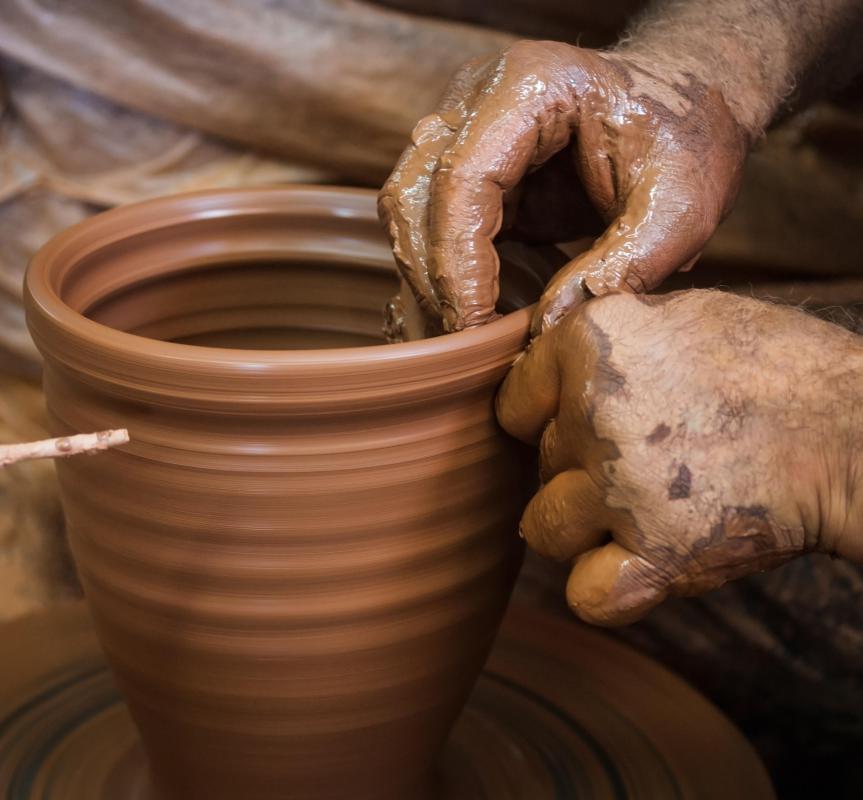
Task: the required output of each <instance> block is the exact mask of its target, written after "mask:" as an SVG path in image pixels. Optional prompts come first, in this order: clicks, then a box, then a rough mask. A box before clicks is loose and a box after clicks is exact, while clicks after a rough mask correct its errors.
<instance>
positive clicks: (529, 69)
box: [379, 41, 749, 334]
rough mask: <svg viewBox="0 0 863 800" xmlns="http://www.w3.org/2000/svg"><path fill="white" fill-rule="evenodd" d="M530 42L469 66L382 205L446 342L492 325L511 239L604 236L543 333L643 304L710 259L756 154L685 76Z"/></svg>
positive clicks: (547, 305) (582, 260)
mask: <svg viewBox="0 0 863 800" xmlns="http://www.w3.org/2000/svg"><path fill="white" fill-rule="evenodd" d="M649 66H650V69H648V68H647V67H646V66H645V65H644V64H642V63H641V62H640V61H639V60H638V59H636V58H631V57H624V56H621V55H620V54H617V53H598V52H596V51H591V50H586V49H582V48H578V47H573V46H570V45H568V44H564V43H562V42H532V41H521V42H516V43H514V44H512V45H510V46H509V47H508V48H507V49H506V50H504V51H502V52H501V53H499V54H498V55H496V56H493V57H490V58H488V59H486V60H484V61H479V60H475V61H472V62H468V64H466V65H465V66H464V67H463V68H462V70H461V71H460V72H459V73H457V74H456V76H455V77H454V78H453V80H452V82H451V83H450V86H449V87H448V89H447V91H446V92H445V94H444V97H443V99H442V100H441V103H440V105H439V107H438V108H437V110H436V111H435V112H434V113H432V114H429V115H427V116H426V117H423V118H422V119H421V120H420V121H419V123H418V124H417V126H416V127H415V128H414V130H413V133H412V135H411V143H410V145H409V146H408V147H407V149H406V150H405V152H404V153H403V154H402V157H401V158H400V160H399V161H398V163H397V165H396V167H395V169H394V170H393V172H392V174H391V175H390V178H389V180H388V181H387V182H386V184H385V185H384V187H383V189H382V190H381V193H380V198H379V209H380V214H381V219H382V220H383V221H384V222H385V224H386V226H387V232H388V235H389V237H390V240H391V241H392V246H393V253H394V255H395V257H396V260H397V262H398V264H399V267H400V269H401V272H402V274H403V275H404V276H405V279H406V281H407V282H408V283H409V284H410V286H411V288H412V290H413V293H414V295H415V297H416V298H417V301H418V302H419V304H420V306H421V308H422V311H423V312H424V313H425V314H426V315H427V316H428V317H429V318H431V319H436V320H438V324H439V325H440V326H441V327H442V328H443V329H444V330H460V329H463V328H469V327H472V326H475V325H482V324H485V323H487V322H488V321H490V320H492V319H495V317H496V316H497V313H498V312H497V309H496V304H497V301H498V285H499V275H498V272H499V257H498V253H497V250H496V248H495V246H494V240H495V238H496V237H497V236H498V234H499V233H500V232H501V231H505V232H506V233H507V235H509V236H512V237H514V238H516V239H519V240H522V241H527V242H531V243H534V244H537V243H556V242H566V241H570V240H573V239H576V238H580V237H583V236H590V237H591V238H595V237H598V238H596V241H595V242H594V244H593V245H592V247H590V249H589V250H587V251H586V252H584V253H583V254H582V255H580V256H579V257H577V258H575V259H573V260H572V261H571V262H570V263H569V264H567V265H566V266H564V267H563V268H562V269H561V270H560V272H559V273H558V274H557V275H556V276H555V278H554V279H553V280H552V281H551V282H550V283H549V285H548V287H547V288H546V290H545V292H544V293H543V296H542V298H541V299H540V301H539V305H538V308H537V313H536V316H535V318H534V333H535V334H538V333H541V332H542V331H544V330H546V329H548V328H551V327H553V326H554V325H555V324H556V323H557V322H558V321H559V320H560V319H561V318H562V317H563V316H565V314H566V313H568V312H569V311H570V310H572V309H573V308H574V307H576V306H577V305H579V304H580V303H581V302H582V301H583V300H584V299H586V298H588V297H591V296H595V295H603V294H609V293H616V292H620V291H626V292H645V291H648V290H650V289H653V288H655V287H656V286H658V285H659V284H660V283H661V281H662V280H663V279H664V278H665V277H667V276H668V275H669V274H671V273H672V272H675V271H676V270H677V269H687V268H688V267H690V266H691V265H692V264H693V263H694V261H695V260H696V259H697V258H698V256H699V255H700V252H701V250H702V248H703V247H704V246H705V244H706V242H707V240H708V239H709V238H710V236H711V234H712V233H713V231H714V230H715V228H716V226H717V224H718V223H719V221H720V220H721V219H722V217H723V216H725V214H727V213H728V211H730V209H731V206H732V203H733V200H734V198H735V196H736V194H737V188H738V185H739V182H740V176H741V172H742V164H743V159H744V156H745V153H746V150H747V146H748V144H749V139H748V137H747V135H746V132H745V131H744V130H743V129H742V128H741V126H740V125H739V124H738V122H737V121H736V120H735V118H734V117H733V115H732V113H731V111H730V110H729V108H728V106H727V105H726V103H725V101H724V99H723V98H722V96H721V95H720V92H719V91H718V90H715V89H713V88H711V87H708V86H707V85H706V84H705V83H703V82H700V81H698V80H696V79H695V78H694V77H693V76H692V75H689V74H681V73H680V72H679V70H677V69H672V67H674V66H675V65H673V64H667V63H659V62H656V61H654V62H650V63H649Z"/></svg>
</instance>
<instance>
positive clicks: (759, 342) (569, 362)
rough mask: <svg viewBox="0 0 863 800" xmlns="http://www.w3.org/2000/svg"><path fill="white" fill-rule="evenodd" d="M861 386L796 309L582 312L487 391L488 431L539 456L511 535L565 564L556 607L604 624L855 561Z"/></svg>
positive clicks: (636, 301)
mask: <svg viewBox="0 0 863 800" xmlns="http://www.w3.org/2000/svg"><path fill="white" fill-rule="evenodd" d="M825 353H829V354H830V357H829V359H825V357H824V354H825ZM861 375H863V352H861V344H860V339H859V337H855V336H853V335H852V334H850V333H848V332H846V331H844V330H842V329H840V328H838V327H836V326H833V325H830V324H828V323H825V322H822V321H820V320H817V319H815V318H812V317H809V316H807V315H805V314H804V313H803V312H800V311H797V310H796V309H790V308H785V307H779V306H774V305H771V304H767V303H763V302H759V301H756V300H752V299H749V298H741V297H737V296H734V295H730V294H726V293H722V292H713V291H691V292H679V293H676V294H672V295H666V296H656V297H638V296H633V295H631V294H617V295H611V296H608V297H603V298H600V299H597V300H592V301H591V302H590V303H586V304H585V305H583V306H582V307H581V308H579V309H578V310H577V311H575V312H574V313H572V314H570V315H569V316H568V317H567V318H566V319H565V320H563V321H562V322H561V323H560V324H559V325H558V326H557V327H556V328H554V329H553V330H552V331H550V332H549V333H546V334H544V335H542V336H540V337H539V338H538V339H535V340H534V342H533V343H532V345H531V347H530V348H529V350H528V352H527V353H526V354H524V355H523V356H522V357H521V358H520V360H519V361H518V362H517V363H516V365H515V366H514V368H513V369H512V371H511V372H510V374H509V376H508V377H507V379H506V382H505V383H504V385H503V387H502V389H501V391H500V394H499V396H498V417H499V419H500V422H501V424H502V425H503V427H504V428H505V429H506V430H507V431H509V432H510V433H511V434H513V435H514V436H516V437H518V438H520V439H522V440H524V441H527V442H533V443H537V442H539V443H540V456H541V475H542V478H543V481H544V483H543V485H542V487H541V488H540V490H539V491H538V493H537V494H536V495H535V497H534V498H533V500H532V501H531V502H530V504H529V506H528V508H527V509H526V511H525V513H524V517H523V520H522V525H521V530H522V534H523V535H524V537H525V539H526V540H527V542H528V544H530V545H531V546H532V547H533V548H534V549H536V550H537V551H539V552H540V553H542V554H545V555H548V556H552V557H554V558H557V559H559V560H562V561H565V562H570V563H572V565H573V566H572V572H571V577H570V580H569V584H568V588H567V597H568V601H569V603H570V606H571V607H572V608H573V610H574V611H575V612H576V613H577V614H578V615H579V616H580V617H582V618H583V619H584V620H586V621H589V622H593V623H599V624H608V625H612V624H623V623H628V622H631V621H633V620H635V619H637V618H639V617H641V616H642V615H643V614H644V613H646V612H647V611H648V610H649V609H650V608H652V607H653V606H655V605H657V604H658V603H660V602H661V601H662V600H663V599H664V598H665V597H667V596H668V595H669V594H675V595H689V594H696V593H701V592H704V591H706V590H709V589H712V588H714V587H717V586H720V585H721V584H722V583H724V582H725V581H728V580H730V579H733V578H737V577H740V576H743V575H746V574H749V573H752V572H757V571H762V570H765V569H768V568H771V567H774V566H777V565H779V564H781V563H783V562H785V561H787V560H788V559H790V558H793V557H794V556H796V555H799V554H801V553H804V552H807V551H812V550H819V551H823V552H829V553H833V554H838V555H843V556H846V557H848V558H852V559H855V560H861V557H863V545H861V536H860V531H861V523H863V513H861V509H860V504H861V500H860V499H859V495H860V492H859V488H860V487H859V477H860V476H861V474H863V471H861V470H860V469H859V467H860V464H859V459H858V458H857V455H856V453H857V451H858V450H859V446H860V439H861V430H863V425H861V422H863V421H861V420H860V419H859V417H860V411H859V410H858V409H857V403H856V397H858V396H859V394H860V391H861V390H863V380H861Z"/></svg>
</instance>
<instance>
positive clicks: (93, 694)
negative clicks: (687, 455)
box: [0, 604, 773, 800]
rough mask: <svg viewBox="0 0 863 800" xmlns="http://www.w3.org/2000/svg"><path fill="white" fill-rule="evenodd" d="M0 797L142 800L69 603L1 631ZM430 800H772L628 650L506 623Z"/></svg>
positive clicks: (695, 699)
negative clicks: (437, 799)
mask: <svg viewBox="0 0 863 800" xmlns="http://www.w3.org/2000/svg"><path fill="white" fill-rule="evenodd" d="M0 653H2V654H3V656H2V662H0V798H2V800H149V798H150V793H149V788H148V778H147V770H146V764H145V762H144V757H143V753H142V751H141V749H140V745H139V743H138V738H137V735H136V733H135V730H134V728H133V727H132V723H131V720H130V718H129V716H128V714H127V712H126V709H125V706H124V705H123V702H122V700H121V699H120V697H119V695H118V694H117V691H116V689H115V688H114V685H113V682H112V680H111V676H110V674H109V673H108V671H107V668H106V667H105V664H104V662H103V660H102V656H101V653H100V651H99V647H98V644H97V643H96V639H95V636H94V634H93V630H92V628H91V626H90V623H89V620H88V616H87V612H86V608H85V606H84V605H83V604H74V605H70V606H64V607H61V608H60V609H57V610H54V611H52V612H50V613H46V614H42V615H39V616H35V617H30V618H29V619H23V620H20V621H16V622H14V623H12V624H9V625H6V626H5V627H3V628H0ZM441 782H442V792H441V794H442V798H444V800H485V799H486V798H488V800H574V798H588V799H590V798H597V799H600V800H605V798H650V799H651V800H653V799H654V798H656V799H661V800H673V799H674V798H698V800H707V799H709V798H717V800H719V799H720V798H722V800H727V798H729V797H734V798H737V799H738V800H750V799H751V800H755V798H759V800H760V799H761V798H772V797H773V793H772V790H771V788H770V783H769V781H768V779H767V775H766V773H765V771H764V769H763V767H762V765H761V763H760V762H759V760H758V758H757V756H756V755H755V753H754V751H753V750H752V749H751V748H750V746H749V745H748V744H747V742H746V741H745V739H743V737H742V736H741V735H740V733H738V732H737V730H736V729H735V728H734V727H733V726H732V725H731V724H730V723H729V722H728V721H727V720H726V719H725V718H724V717H723V716H722V715H721V714H720V713H719V712H718V711H717V710H716V709H715V708H714V707H713V706H711V705H710V704H709V703H708V702H707V701H706V700H705V699H704V698H702V697H701V696H700V695H698V694H697V693H696V692H695V691H694V690H692V689H691V688H689V687H688V686H687V685H686V684H685V683H683V682H682V681H681V680H679V679H678V678H676V677H674V676H673V675H672V674H671V673H669V672H667V671H666V670H664V669H663V668H661V667H659V666H658V665H657V664H655V663H653V662H652V661H650V660H649V659H647V658H645V657H644V656H641V655H639V654H638V653H636V652H635V651H633V650H631V649H630V648H627V647H625V646H623V645H620V644H618V643H616V642H614V641H612V640H610V639H609V638H608V637H606V636H604V635H603V634H601V633H598V632H596V631H594V630H591V629H588V628H586V627H584V626H581V625H579V624H577V623H576V622H574V621H573V622H572V623H567V622H566V621H563V620H558V619H555V618H549V617H547V616H546V615H541V614H539V613H538V612H534V611H523V610H515V611H511V612H510V613H509V615H508V617H507V619H506V621H505V622H504V624H503V627H502V629H501V633H500V636H499V637H498V641H497V644H496V646H495V649H494V652H493V653H492V656H491V658H490V659H489V662H488V664H487V666H486V669H485V671H484V673H483V675H482V677H481V678H480V680H479V682H478V683H477V686H476V688H475V690H474V692H473V695H472V696H471V699H470V701H469V702H468V704H467V707H466V708H465V711H464V712H463V714H462V716H461V719H460V720H459V722H458V724H457V725H456V728H455V730H454V731H453V734H452V736H451V738H450V742H449V744H448V746H447V748H446V751H445V752H444V755H443V757H442V760H441ZM238 800H239V799H238Z"/></svg>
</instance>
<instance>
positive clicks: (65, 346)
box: [25, 184, 532, 410]
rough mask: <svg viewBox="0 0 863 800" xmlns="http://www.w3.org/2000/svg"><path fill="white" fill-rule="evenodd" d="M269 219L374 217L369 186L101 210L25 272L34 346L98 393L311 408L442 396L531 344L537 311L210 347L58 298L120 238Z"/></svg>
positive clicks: (240, 192) (216, 193) (270, 190)
mask: <svg viewBox="0 0 863 800" xmlns="http://www.w3.org/2000/svg"><path fill="white" fill-rule="evenodd" d="M273 214H281V215H285V216H321V217H330V218H334V217H335V218H343V219H344V218H348V219H354V220H358V221H360V222H361V223H370V224H375V225H376V224H377V212H376V202H375V193H374V192H373V191H372V190H368V189H354V188H341V187H321V186H308V185H299V184H297V185H286V186H281V187H267V188H244V189H229V190H207V191H201V192H193V193H185V194H177V195H172V196H168V197H163V198H156V199H153V200H146V201H143V202H140V203H134V204H129V205H126V206H121V207H118V208H115V209H112V210H110V211H106V212H103V213H101V214H97V215H95V216H93V217H91V218H89V219H86V220H84V221H83V222H80V223H78V224H76V225H73V226H72V227H70V228H68V229H67V230H65V231H63V232H62V233H60V234H58V235H57V236H55V237H54V238H53V239H51V240H50V241H49V242H48V243H47V244H45V245H44V246H43V247H42V248H41V249H40V250H39V251H38V252H37V253H36V255H35V256H34V257H33V259H32V261H31V263H30V265H29V267H28V270H27V274H26V278H25V306H26V309H27V319H28V325H29V327H30V331H31V335H32V336H33V339H34V341H35V342H36V344H37V346H38V347H39V349H40V350H41V351H42V353H43V355H45V356H46V359H48V360H49V361H50V360H54V361H59V362H60V363H62V364H63V365H64V366H66V367H68V368H71V369H72V370H74V371H75V372H77V373H79V374H80V375H81V377H83V378H84V379H85V380H87V381H88V382H90V383H96V384H98V385H100V386H102V387H103V388H104V384H105V383H107V384H110V386H111V389H112V391H113V393H115V394H120V395H123V396H130V397H136V398H138V399H141V398H143V397H145V398H146V399H148V400H150V401H155V402H160V403H164V404H168V405H174V406H177V405H182V406H187V407H194V406H199V407H200V406H209V405H217V406H219V407H225V406H226V405H234V406H244V405H254V406H256V407H258V408H260V407H265V406H275V407H283V406H285V405H287V406H290V407H292V408H294V407H299V406H308V408H309V410H312V409H313V408H317V409H318V410H322V409H323V408H325V407H328V406H332V407H333V408H335V407H339V406H341V407H344V406H345V405H348V406H356V405H357V404H360V405H371V406H374V407H378V408H379V407H380V405H381V403H383V404H384V405H393V404H399V403H400V402H401V401H406V400H410V401H417V400H425V399H431V398H440V397H441V396H443V395H446V394H448V393H450V392H452V391H453V390H457V389H458V388H462V387H463V386H470V385H473V386H477V385H479V384H481V383H483V382H485V381H487V380H488V373H489V371H490V370H493V371H495V372H496V371H499V370H500V369H501V367H505V366H506V365H508V364H509V363H510V362H511V361H512V359H513V358H514V356H515V355H516V354H517V353H518V352H519V351H520V350H521V349H522V348H523V347H524V346H525V344H526V343H527V341H528V329H529V323H530V317H531V311H532V307H527V308H522V309H519V310H518V311H515V312H512V313H510V314H507V315H506V316H504V317H502V318H501V319H498V320H495V321H494V322H491V323H489V324H488V325H484V326H481V327H478V328H472V329H469V330H465V331H460V332H458V333H452V334H447V335H444V336H440V337H436V338H432V339H425V340H421V341H416V342H404V343H399V344H380V345H374V346H365V347H347V348H332V349H325V350H242V349H230V348H212V347H204V346H201V345H190V344H178V343H174V342H165V341H161V340H157V339H149V338H146V337H143V336H139V335H136V334H132V333H126V332H123V331H119V330H117V329H115V328H110V327H108V326H106V325H103V324H101V323H98V322H95V321H93V320H90V319H88V318H87V317H85V316H83V314H81V313H79V312H78V311H75V310H74V309H73V308H71V307H70V306H69V305H68V304H67V303H66V302H64V300H63V299H62V297H61V296H60V292H61V291H62V283H63V280H64V278H65V277H66V276H67V275H68V273H69V272H70V270H71V269H73V268H74V265H75V264H76V262H77V261H80V259H81V258H83V257H84V256H87V255H90V254H92V253H94V252H96V251H97V250H98V249H100V248H103V247H107V246H110V245H112V244H116V243H118V242H121V241H122V240H123V239H125V238H130V237H132V236H135V235H139V234H144V233H149V232H152V231H154V230H157V229H159V228H165V229H166V230H168V229H170V228H171V227H173V226H176V225H181V224H182V223H185V222H196V221H202V220H212V219H218V218H220V217H222V218H224V217H226V216H235V217H236V216H240V215H248V216H250V217H252V216H254V215H273ZM393 270H395V266H394V265H393ZM144 376H147V377H144ZM334 376H336V377H337V378H339V380H337V381H334V380H333V377H334ZM166 387H170V390H168V389H167V388H166ZM239 387H242V391H240V390H239Z"/></svg>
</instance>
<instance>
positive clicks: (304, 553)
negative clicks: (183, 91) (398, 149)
mask: <svg viewBox="0 0 863 800" xmlns="http://www.w3.org/2000/svg"><path fill="white" fill-rule="evenodd" d="M397 284H398V280H397V277H396V271H395V268H394V266H393V265H392V258H391V255H390V252H389V249H388V246H387V244H386V241H385V238H384V236H383V234H382V233H381V232H380V230H379V225H378V222H377V218H376V214H375V202H374V196H373V194H372V193H370V192H365V191H358V190H343V189H325V188H312V187H292V188H273V189H266V190H249V191H223V192H215V193H201V194H194V195H186V196H175V197H172V198H167V199H162V200H156V201H150V202H146V203H143V204H139V205H132V206H126V207H122V208H119V209H116V210H114V211H110V212H108V213H106V214H103V215H99V216H97V217H94V218H92V219H90V220H87V221H86V222H84V223H82V224H80V225H78V226H76V227H73V228H71V229H69V230H68V231H66V232H65V233H63V234H61V235H60V236H58V237H57V238H55V239H54V240H52V241H51V242H50V243H49V244H48V245H46V246H45V247H44V248H43V249H42V250H41V251H40V253H39V254H38V255H37V256H36V258H35V259H34V261H33V263H32V264H31V266H30V269H29V272H28V276H27V282H26V304H27V312H28V322H29V326H30V330H31V332H32V335H33V338H34V340H35V342H36V344H37V345H38V347H39V349H40V350H41V352H42V353H43V355H44V357H45V370H44V385H45V392H46V396H47V402H48V406H49V412H50V415H51V418H52V421H53V423H52V424H53V429H54V432H55V433H56V434H57V435H67V434H70V433H74V432H77V431H89V430H99V429H102V428H119V427H125V428H128V430H129V435H130V437H131V442H130V443H129V444H128V445H125V446H123V447H120V448H118V449H115V450H112V451H110V452H107V453H105V454H102V455H100V456H99V457H98V458H84V459H71V460H67V461H63V462H60V463H58V464H57V472H58V476H59V479H60V483H61V490H62V497H63V503H64V508H65V512H66V515H67V518H68V526H69V536H70V540H71V545H72V549H73V552H74V556H75V559H76V562H77V565H78V568H79V570H80V573H81V579H82V582H83V584H84V587H85V592H86V595H87V599H88V602H89V606H90V610H91V612H92V615H93V618H94V620H95V623H96V628H97V632H98V636H99V639H100V642H101V644H102V647H103V648H104V650H105V653H106V655H107V657H108V660H109V663H110V665H111V667H112V668H113V671H114V674H115V676H116V678H117V681H118V683H119V686H120V688H121V691H122V692H123V694H124V696H125V698H126V700H127V701H128V704H129V708H130V710H131V713H132V716H133V718H134V720H135V722H136V724H137V726H138V728H139V730H140V733H141V737H142V740H143V743H144V747H145V750H146V753H147V756H148V758H149V761H150V764H151V767H152V770H153V773H154V778H155V781H156V783H157V784H158V786H159V788H160V789H161V791H162V793H163V795H164V796H165V797H166V798H172V799H176V800H180V799H182V800H194V799H195V798H206V800H228V798H230V800H236V799H237V798H243V800H265V798H280V799H281V800H283V799H284V798H291V799H292V800H306V799H308V800H311V798H314V800H336V798H338V799H339V800H342V798H345V797H351V798H352V800H387V799H389V798H392V799H393V800H395V799H396V798H398V800H408V799H409V798H415V797H426V796H430V795H431V793H432V773H433V767H434V761H435V756H436V754H437V753H438V751H439V749H440V747H441V746H442V743H443V742H444V740H445V738H446V735H447V732H448V731H449V729H450V726H451V725H452V723H453V721H454V720H455V718H456V716H457V714H458V713H459V710H460V709H461V707H462V704H463V703H464V701H465V698H466V697H467V695H468V692H469V691H470V688H471V686H472V684H473V682H474V680H475V678H476V676H477V674H478V672H479V670H480V668H481V665H482V663H483V661H484V659H485V657H486V655H487V653H488V651H489V647H490V645H491V642H492V639H493V637H494V634H495V630H496V628H497V625H498V623H499V620H500V618H501V615H502V613H503V610H504V607H505V606H506V603H507V599H508V597H509V593H510V590H511V586H512V581H513V578H514V576H515V574H516V571H517V568H518V564H519V561H520V554H521V543H520V541H519V539H518V537H517V535H516V528H517V523H518V517H519V514H520V511H521V509H522V507H523V505H524V502H525V500H526V498H525V497H524V495H523V491H524V489H523V487H529V485H530V480H528V479H526V477H525V476H526V470H527V472H528V473H532V468H531V465H530V464H529V463H528V462H529V459H525V458H524V451H522V450H521V449H520V446H518V445H516V444H515V443H514V442H513V441H511V440H508V439H507V438H505V437H504V436H503V435H502V434H501V432H500V429H499V428H498V426H497V424H496V422H495V420H494V414H493V408H492V399H493V394H494V390H495V388H496V386H497V385H498V383H499V382H500V380H501V378H502V377H503V375H504V373H505V372H506V369H507V367H508V366H509V364H510V363H511V361H512V360H513V358H514V357H515V355H516V354H517V353H518V352H519V351H520V350H521V348H522V347H523V346H524V344H525V341H526V337H527V330H528V320H529V316H530V315H529V311H528V310H526V309H524V310H520V311H516V312H514V313H511V314H508V315H507V316H505V317H503V318H502V319H500V320H499V321H497V322H495V323H493V324H491V325H488V326H486V327H484V328H481V329H476V330H471V331H467V332H463V333H458V334H454V335H451V336H445V337H439V338H435V339H430V340H426V341H419V342H410V343H405V344H395V345H386V344H380V345H379V346H371V345H376V344H378V343H380V342H383V338H382V333H381V322H382V316H381V309H382V308H383V305H384V303H385V302H386V300H387V299H388V298H389V297H390V296H391V295H392V294H393V292H394V290H395V288H396V287H397ZM204 345H208V346H204ZM360 345H368V346H360ZM240 348H243V349H240ZM262 348H266V349H262ZM291 348H303V349H291ZM313 348H329V349H313Z"/></svg>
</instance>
